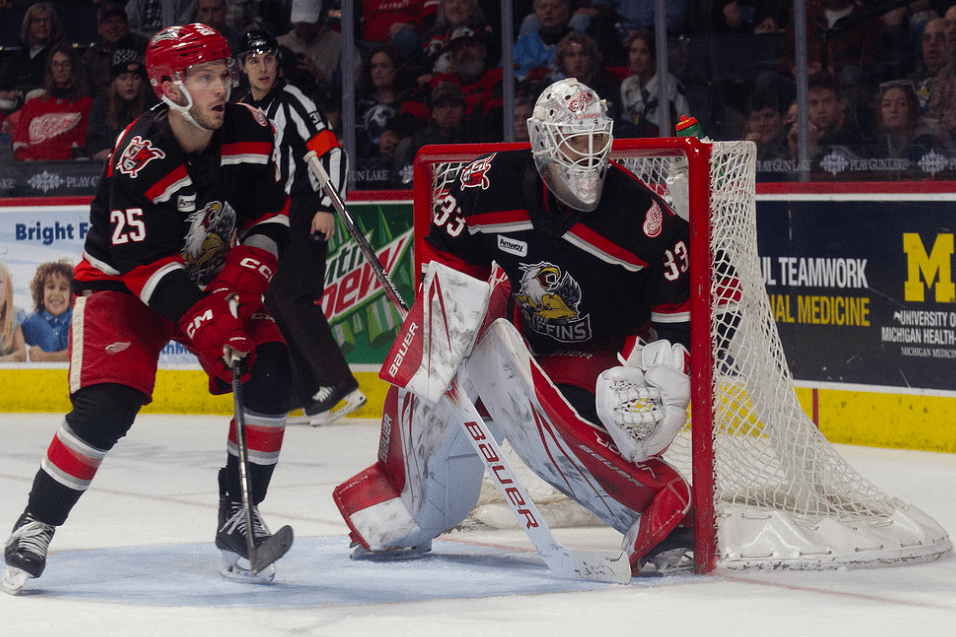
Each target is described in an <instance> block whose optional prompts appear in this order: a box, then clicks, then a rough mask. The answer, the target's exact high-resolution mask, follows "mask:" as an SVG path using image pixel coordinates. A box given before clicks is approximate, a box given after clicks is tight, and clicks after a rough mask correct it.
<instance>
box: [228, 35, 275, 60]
mask: <svg viewBox="0 0 956 637" xmlns="http://www.w3.org/2000/svg"><path fill="white" fill-rule="evenodd" d="M238 48H239V50H238V51H237V52H236V56H237V57H238V58H239V61H240V62H244V61H245V59H246V56H247V55H256V54H259V53H272V54H275V53H276V51H277V50H278V48H279V42H278V41H277V40H276V39H275V37H273V35H272V34H271V33H269V32H268V31H266V30H265V29H253V30H251V31H246V32H245V33H243V34H242V35H240V36H239V47H238Z"/></svg>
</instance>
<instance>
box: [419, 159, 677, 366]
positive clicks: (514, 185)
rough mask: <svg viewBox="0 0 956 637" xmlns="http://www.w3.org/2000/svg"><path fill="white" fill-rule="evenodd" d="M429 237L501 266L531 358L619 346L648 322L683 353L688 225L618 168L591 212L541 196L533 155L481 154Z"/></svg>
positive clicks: (471, 259)
mask: <svg viewBox="0 0 956 637" xmlns="http://www.w3.org/2000/svg"><path fill="white" fill-rule="evenodd" d="M427 241H428V242H429V244H430V245H431V247H432V248H434V249H436V250H438V251H439V252H440V253H441V252H444V253H446V255H448V254H449V253H450V255H454V257H455V258H457V259H460V260H462V261H464V262H465V263H467V264H470V265H472V266H479V267H482V268H484V267H488V266H490V264H491V262H492V261H495V262H497V263H498V264H499V265H500V266H501V267H502V268H503V269H504V271H505V272H506V273H507V275H508V278H509V279H510V281H511V289H512V298H513V299H514V301H515V303H516V305H517V307H518V308H519V309H520V313H521V321H522V331H523V333H524V335H525V337H526V338H527V339H528V341H529V343H530V344H531V346H532V348H533V349H534V350H535V351H538V352H547V351H549V350H553V349H555V348H557V347H568V346H572V347H573V346H574V345H575V344H583V343H587V342H589V341H592V340H593V341H597V340H601V341H603V340H607V339H615V338H621V337H623V336H626V335H628V334H634V333H639V332H640V331H641V330H642V328H645V327H646V325H647V323H648V321H650V322H651V323H653V325H654V327H656V328H657V330H658V332H659V333H660V334H661V336H663V337H665V338H669V339H670V340H677V341H679V342H682V343H684V344H685V345H689V342H687V341H688V340H689V338H688V337H689V321H690V312H689V298H690V282H689V277H690V273H689V262H688V256H689V253H688V248H689V245H690V243H689V234H688V225H687V223H686V222H685V221H684V220H683V219H681V218H680V217H678V216H677V215H676V214H674V212H673V211H671V210H670V209H669V208H668V207H667V205H666V204H665V203H664V202H663V201H662V200H661V199H660V198H659V197H658V196H656V195H655V194H654V193H653V192H651V190H650V189H648V188H647V187H646V186H645V185H644V184H642V183H641V182H640V181H639V180H637V179H636V178H635V177H634V176H633V175H631V174H630V173H629V172H627V171H626V170H624V169H623V168H621V167H620V166H617V165H616V164H613V163H612V164H611V166H610V168H609V169H608V172H607V177H606V179H605V182H604V190H603V193H602V195H601V201H600V203H599V205H598V207H597V209H595V210H594V211H592V212H581V211H576V210H570V209H568V208H567V207H566V206H563V205H561V204H559V203H558V202H557V200H556V199H555V198H554V196H553V195H551V194H550V193H549V192H548V190H547V188H546V186H545V185H544V182H543V181H542V179H541V177H540V176H539V174H538V171H537V169H536V168H535V165H534V161H533V159H532V156H531V152H530V151H508V152H498V153H493V154H491V155H487V156H484V157H482V158H479V159H477V160H475V161H473V162H472V163H471V164H469V165H467V166H465V167H464V168H462V170H461V172H460V173H459V175H458V177H457V179H455V181H454V183H453V184H452V185H451V186H450V187H449V189H448V192H447V193H442V194H441V195H440V202H439V203H438V204H436V210H435V212H434V214H433V217H432V225H431V229H430V232H429V235H428V238H427ZM439 257H441V254H439ZM455 258H453V259H451V260H450V262H454V261H455Z"/></svg>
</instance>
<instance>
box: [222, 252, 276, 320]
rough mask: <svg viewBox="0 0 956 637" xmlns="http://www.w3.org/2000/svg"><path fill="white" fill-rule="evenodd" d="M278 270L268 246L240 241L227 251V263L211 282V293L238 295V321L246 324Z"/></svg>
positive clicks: (260, 302)
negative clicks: (247, 244) (265, 247)
mask: <svg viewBox="0 0 956 637" xmlns="http://www.w3.org/2000/svg"><path fill="white" fill-rule="evenodd" d="M275 271H276V256H275V255H274V254H272V253H271V252H269V251H268V250H263V249H262V248H255V247H252V246H244V245H238V246H236V247H235V248H232V249H231V250H230V251H229V252H228V253H227V254H226V264H225V265H224V266H223V268H222V270H221V271H220V272H219V274H218V275H217V276H216V278H215V279H213V281H212V283H210V284H209V287H207V288H206V289H207V290H208V292H209V294H210V295H212V294H223V295H225V296H226V297H228V296H229V295H232V294H234V295H236V297H237V298H238V299H239V322H240V324H243V325H244V324H245V322H246V321H248V320H249V317H250V316H252V313H253V312H255V311H256V308H257V307H259V306H260V305H261V304H262V295H263V294H265V293H266V290H267V289H268V288H269V281H270V280H272V275H273V274H275Z"/></svg>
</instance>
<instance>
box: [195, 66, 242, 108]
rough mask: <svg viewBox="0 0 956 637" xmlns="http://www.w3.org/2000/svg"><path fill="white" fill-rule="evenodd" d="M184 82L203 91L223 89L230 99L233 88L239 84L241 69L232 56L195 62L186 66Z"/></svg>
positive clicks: (227, 98)
mask: <svg viewBox="0 0 956 637" xmlns="http://www.w3.org/2000/svg"><path fill="white" fill-rule="evenodd" d="M183 84H184V85H191V86H193V87H197V88H199V89H201V90H203V91H208V90H216V89H222V90H224V91H225V92H226V100H227V101H228V100H229V96H230V95H231V93H232V89H234V88H235V87H237V86H239V69H238V67H237V65H236V61H235V60H233V59H232V58H229V59H222V60H215V61H213V62H203V63H202V64H194V65H193V66H190V67H187V68H186V72H185V73H184V74H183Z"/></svg>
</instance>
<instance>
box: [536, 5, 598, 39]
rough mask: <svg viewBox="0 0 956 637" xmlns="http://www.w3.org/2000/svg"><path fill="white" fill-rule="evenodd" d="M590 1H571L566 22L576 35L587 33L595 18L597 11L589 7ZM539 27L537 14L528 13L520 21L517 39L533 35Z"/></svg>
mask: <svg viewBox="0 0 956 637" xmlns="http://www.w3.org/2000/svg"><path fill="white" fill-rule="evenodd" d="M591 4H592V2H591V0H571V18H570V19H569V20H568V26H569V27H571V28H572V29H573V30H574V31H576V32H578V33H587V32H588V29H590V27H591V17H592V16H596V15H597V13H598V11H597V9H595V8H593V7H592V6H591ZM540 27H541V24H540V23H539V22H538V14H537V13H535V12H534V11H530V12H528V13H527V14H526V15H525V16H524V18H523V19H522V20H521V26H520V27H519V29H518V37H519V38H520V37H521V36H522V35H528V34H529V33H534V32H535V31H537V30H538V29H539V28H540Z"/></svg>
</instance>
